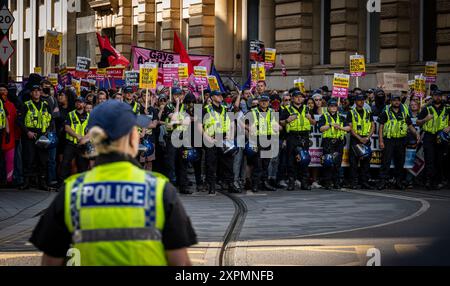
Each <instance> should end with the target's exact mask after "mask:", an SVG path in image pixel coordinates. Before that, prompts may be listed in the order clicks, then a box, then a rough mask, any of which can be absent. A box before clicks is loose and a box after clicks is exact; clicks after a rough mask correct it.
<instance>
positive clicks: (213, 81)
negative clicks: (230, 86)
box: [208, 75, 220, 91]
mask: <svg viewBox="0 0 450 286" xmlns="http://www.w3.org/2000/svg"><path fill="white" fill-rule="evenodd" d="M208 83H209V88H210V89H211V91H216V90H217V91H220V86H219V82H218V81H217V78H216V77H215V76H214V75H210V76H208Z"/></svg>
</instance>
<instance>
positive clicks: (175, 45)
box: [173, 32, 194, 75]
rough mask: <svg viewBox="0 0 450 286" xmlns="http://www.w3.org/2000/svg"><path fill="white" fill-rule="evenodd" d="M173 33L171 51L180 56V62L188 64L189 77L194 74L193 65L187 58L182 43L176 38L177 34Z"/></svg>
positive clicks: (187, 55)
mask: <svg viewBox="0 0 450 286" xmlns="http://www.w3.org/2000/svg"><path fill="white" fill-rule="evenodd" d="M173 33H174V38H173V51H174V52H175V53H177V54H179V55H180V62H182V63H184V64H188V70H189V75H191V74H193V73H194V65H193V64H192V62H191V59H190V58H189V54H188V52H187V51H186V48H185V47H184V45H183V43H182V42H181V40H180V38H179V37H178V34H177V32H173Z"/></svg>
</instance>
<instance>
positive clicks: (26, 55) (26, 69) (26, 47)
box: [23, 39, 30, 76]
mask: <svg viewBox="0 0 450 286" xmlns="http://www.w3.org/2000/svg"><path fill="white" fill-rule="evenodd" d="M29 74H30V39H25V40H24V41H23V76H28V75H29Z"/></svg>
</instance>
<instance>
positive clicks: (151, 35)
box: [137, 0, 156, 48]
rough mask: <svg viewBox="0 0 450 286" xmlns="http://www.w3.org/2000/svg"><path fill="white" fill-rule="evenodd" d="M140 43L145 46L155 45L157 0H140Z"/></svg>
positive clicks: (152, 46)
mask: <svg viewBox="0 0 450 286" xmlns="http://www.w3.org/2000/svg"><path fill="white" fill-rule="evenodd" d="M139 8H140V9H139V11H140V12H139V16H138V18H139V21H138V36H137V40H138V45H139V46H140V47H144V48H154V47H155V22H156V21H155V20H156V13H155V10H156V4H155V0H139Z"/></svg>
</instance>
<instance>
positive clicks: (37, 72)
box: [34, 67, 42, 76]
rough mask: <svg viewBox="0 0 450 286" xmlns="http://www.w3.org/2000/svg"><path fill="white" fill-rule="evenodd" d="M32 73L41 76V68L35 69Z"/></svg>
mask: <svg viewBox="0 0 450 286" xmlns="http://www.w3.org/2000/svg"><path fill="white" fill-rule="evenodd" d="M34 73H35V74H38V75H40V76H42V68H41V67H35V68H34Z"/></svg>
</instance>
